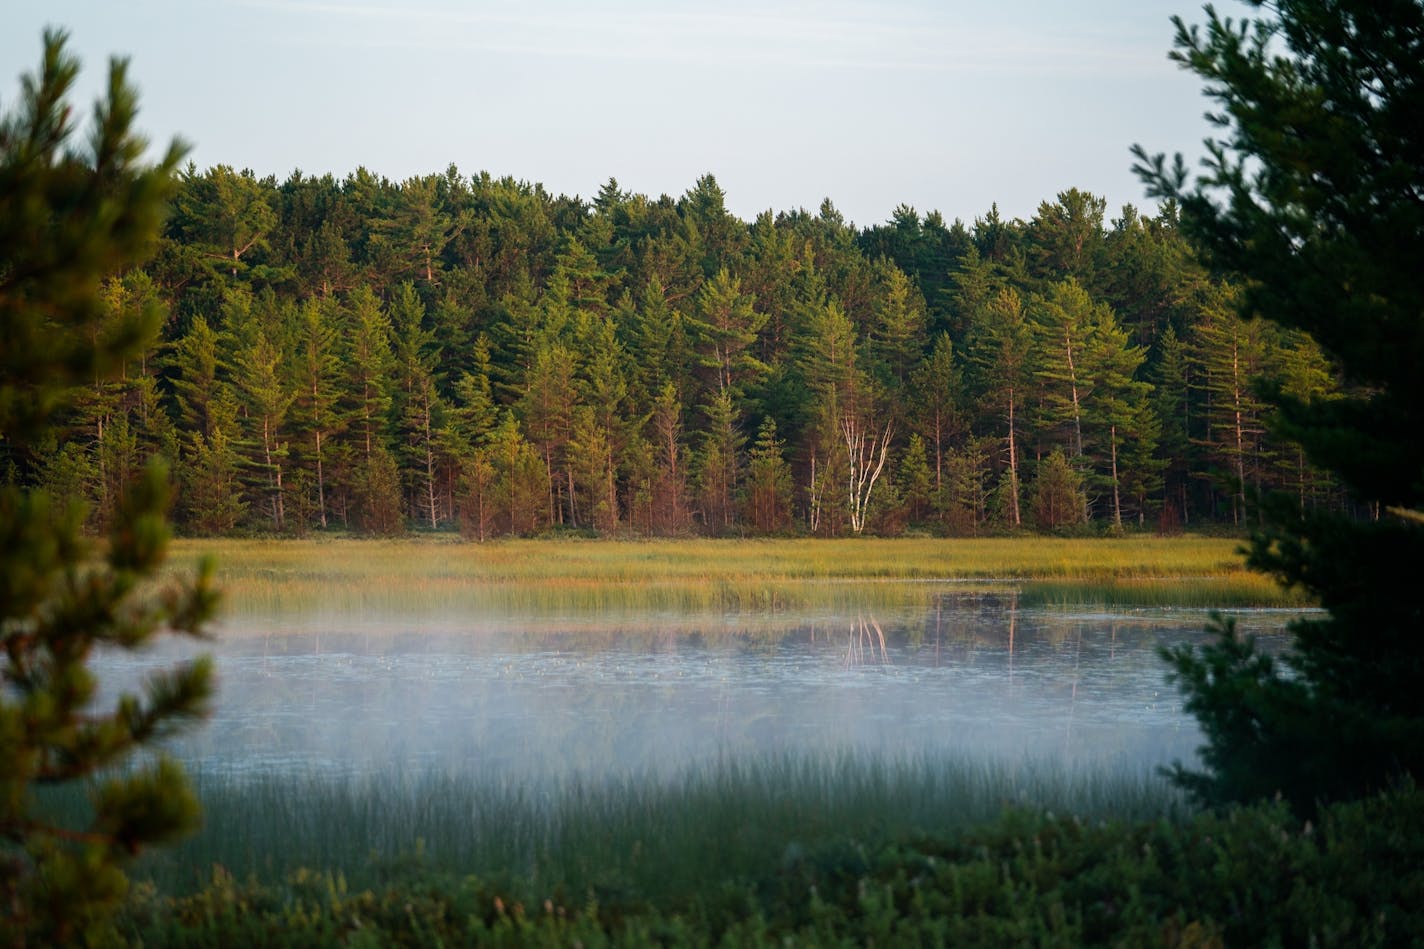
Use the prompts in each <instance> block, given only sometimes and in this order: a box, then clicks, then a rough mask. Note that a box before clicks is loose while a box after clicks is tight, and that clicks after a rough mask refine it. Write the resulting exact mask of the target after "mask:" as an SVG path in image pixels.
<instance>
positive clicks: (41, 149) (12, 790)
mask: <svg viewBox="0 0 1424 949" xmlns="http://www.w3.org/2000/svg"><path fill="white" fill-rule="evenodd" d="M64 44H65V36H64V34H62V33H47V34H46V36H45V43H44V46H45V49H44V58H43V61H42V64H41V66H40V69H39V71H38V72H37V73H36V74H35V75H33V76H29V77H26V78H25V79H24V80H23V89H22V94H21V98H20V100H19V107H18V109H17V110H16V111H15V112H14V113H13V114H10V115H6V116H4V117H3V118H0V338H3V339H4V341H5V343H4V346H3V347H0V451H3V453H4V454H5V455H8V456H9V457H10V458H11V459H19V460H22V461H28V459H30V458H31V457H32V453H33V450H34V448H35V447H36V446H37V445H38V443H39V441H40V440H41V439H42V438H43V437H44V432H45V427H46V425H47V423H48V421H49V420H50V418H52V417H53V414H54V413H55V412H57V411H60V410H64V409H67V408H69V407H71V406H72V405H73V402H74V399H75V396H76V392H75V389H76V387H77V386H80V385H83V384H91V383H92V382H93V380H94V379H96V378H99V379H103V378H108V377H109V375H110V374H111V373H115V372H118V371H119V370H120V369H121V368H122V366H123V364H124V363H125V362H126V361H127V360H130V359H133V358H135V357H136V356H137V355H138V354H139V353H141V352H142V351H144V350H145V349H146V348H147V347H148V346H150V345H151V344H152V342H153V341H154V339H155V337H156V334H157V330H158V326H159V324H160V322H161V318H162V314H161V311H160V310H159V308H158V307H157V306H155V305H151V304H150V305H145V306H139V307H134V308H131V309H128V310H127V311H126V312H124V313H123V314H122V315H121V316H120V318H119V319H118V321H117V322H116V323H115V322H107V321H106V320H105V316H106V314H105V312H104V309H105V308H104V301H103V299H102V295H101V281H102V280H103V279H104V278H106V277H110V276H112V275H114V274H116V273H119V272H122V271H123V270H125V269H127V268H129V267H132V266H134V265H136V264H137V263H140V262H141V261H142V260H143V259H144V258H145V257H146V256H148V255H149V254H150V253H151V252H152V249H153V246H154V240H155V238H156V236H157V233H158V228H159V222H160V220H161V218H162V214H163V208H164V204H165V202H166V201H167V200H168V198H169V196H170V195H171V194H172V191H173V175H174V172H175V170H176V168H177V165H178V163H179V161H180V160H181V156H182V149H181V147H179V146H177V145H174V146H172V147H170V148H169V149H168V151H167V152H166V154H165V155H164V157H163V158H161V159H160V160H159V162H158V163H157V164H155V165H143V164H141V163H140V161H141V159H142V157H143V155H144V152H145V143H144V141H143V140H142V139H141V138H139V137H138V136H137V135H135V134H134V132H133V131H132V122H133V119H134V115H135V112H136V99H135V96H134V93H133V90H132V88H131V87H130V86H129V85H128V82H127V79H126V67H125V64H124V63H123V62H121V61H115V62H114V63H113V64H112V65H111V66H110V71H109V84H108V90H107V94H106V98H105V99H103V100H102V101H101V102H100V103H99V105H98V108H97V109H96V110H95V114H94V128H93V130H92V132H91V134H90V136H89V139H88V141H89V148H88V149H87V150H86V149H83V148H79V147H74V146H72V145H70V144H69V140H70V138H71V136H72V135H73V133H74V127H73V126H72V125H71V123H70V116H71V112H70V109H69V106H68V103H67V101H66V100H67V97H68V95H69V92H70V90H71V88H72V86H73V84H74V82H75V78H76V76H77V73H78V65H77V64H76V62H75V61H74V60H73V59H72V58H71V57H69V56H68V55H66V54H65V52H64ZM110 315H112V314H110ZM101 325H103V326H104V327H105V332H104V333H103V334H102V335H101V336H99V337H97V338H96V337H95V336H94V335H93V332H92V331H93V330H94V329H95V328H97V327H99V326H101ZM167 495H168V491H167V479H166V475H165V473H164V471H163V469H162V467H161V466H158V465H155V466H150V467H149V468H147V469H146V470H145V472H144V473H143V474H142V475H141V476H139V477H138V478H137V479H136V480H135V481H134V482H133V483H132V484H131V485H130V486H129V488H128V489H127V491H126V492H125V494H124V496H123V498H122V500H121V501H120V502H119V503H118V504H117V506H116V509H115V514H114V518H113V523H112V526H111V530H110V534H109V539H108V544H107V546H106V547H102V548H101V547H99V546H97V545H91V544H90V543H88V542H87V541H86V540H85V539H83V538H82V537H81V535H80V532H79V521H80V520H81V518H82V514H83V512H82V510H80V509H79V507H78V506H70V507H69V508H68V509H66V510H64V511H63V512H62V513H60V512H57V511H56V509H55V506H56V500H55V499H53V498H52V497H51V496H50V495H49V494H47V493H46V492H44V491H40V490H24V489H21V488H19V487H16V486H15V485H14V484H6V485H4V486H0V638H3V641H4V659H3V680H4V688H3V690H0V906H3V907H4V909H3V911H0V942H4V943H6V944H9V945H25V944H34V945H70V944H77V943H81V942H84V943H100V942H117V941H118V936H117V933H116V932H115V931H114V930H113V929H112V928H110V927H109V926H108V923H107V916H108V913H109V912H110V911H111V910H112V908H113V907H114V906H115V905H116V904H117V903H118V901H120V900H121V899H122V898H123V896H124V893H125V891H126V888H127V879H126V877H125V875H124V867H125V866H126V864H127V863H128V862H129V861H130V860H132V859H133V857H134V855H136V854H138V853H139V852H141V851H142V850H143V849H144V848H145V847H147V846H149V845H153V844H161V843H164V842H167V841H171V840H174V839H176V838H178V837H181V836H183V835H184V834H186V833H188V832H189V831H191V830H193V829H194V828H195V827H196V825H197V822H198V813H199V809H198V802H197V798H196V797H195V795H194V793H193V791H192V789H191V788H190V787H189V785H188V783H187V781H186V779H185V778H184V775H183V773H182V770H181V768H180V767H179V766H178V765H177V764H175V763H173V762H172V761H171V760H170V759H168V758H166V757H163V756H162V755H161V754H160V755H158V757H156V758H150V759H149V761H148V763H142V762H140V763H136V764H131V765H129V766H127V767H126V764H127V763H129V762H130V759H131V758H132V757H133V756H134V754H135V753H136V752H140V751H150V752H151V751H155V750H157V749H158V744H159V742H160V741H161V740H162V739H163V738H165V737H166V736H168V735H170V734H172V733H174V732H175V731H178V730H180V729H181V728H182V727H183V725H184V724H185V723H186V722H190V721H192V720H193V719H195V718H198V717H201V716H202V715H203V714H204V713H205V711H206V709H207V705H208V700H209V697H210V695H211V691H212V687H211V665H210V663H209V662H208V661H207V660H206V659H200V660H197V661H194V662H190V663H187V664H185V665H182V666H179V667H177V668H174V669H172V670H170V671H167V672H164V673H161V674H158V675H156V676H154V677H153V678H152V679H151V680H150V682H149V684H148V686H147V688H146V692H145V695H144V696H142V697H138V696H133V695H126V696H123V697H121V698H120V699H119V700H118V702H117V703H116V704H115V705H114V706H113V707H112V709H111V710H108V711H106V710H104V709H103V708H101V707H99V706H97V705H96V704H95V699H96V697H97V695H98V685H99V683H98V680H97V678H96V677H95V675H94V673H93V672H92V671H91V670H90V668H89V665H88V660H89V657H90V655H91V653H92V652H93V651H94V649H95V648H97V647H100V646H111V647H118V648H124V649H135V648H138V647H140V646H142V645H144V644H146V643H148V642H151V641H152V639H153V638H154V637H155V636H156V635H158V634H159V633H161V632H165V631H172V632H179V633H186V634H192V635H198V634H201V632H202V630H203V629H204V625H205V624H206V622H207V620H208V618H209V616H210V615H211V614H212V610H213V607H214V599H215V595H214V593H213V591H212V590H211V589H210V587H209V586H208V578H209V577H210V570H204V571H203V572H202V573H200V575H199V577H198V580H197V582H196V583H184V584H178V585H169V586H166V587H165V588H160V587H159V586H158V583H159V577H160V571H161V569H162V565H163V561H164V549H165V542H166V539H167V530H166V524H165V520H164V510H165V507H166V502H167ZM81 784H82V785H84V786H85V787H86V788H87V789H88V791H89V795H90V800H91V803H92V809H93V813H92V816H91V817H90V818H89V819H88V820H87V822H86V823H85V824H83V825H81V826H72V825H64V824H59V823H57V822H56V821H55V819H54V817H53V815H52V813H46V812H45V811H44V810H43V809H41V808H39V807H38V806H37V804H36V791H37V790H38V789H39V788H41V787H56V786H64V785H71V786H77V785H81Z"/></svg>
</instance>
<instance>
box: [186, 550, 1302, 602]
mask: <svg viewBox="0 0 1424 949" xmlns="http://www.w3.org/2000/svg"><path fill="white" fill-rule="evenodd" d="M174 553H175V556H174V558H173V559H174V562H175V563H176V564H178V565H180V566H182V565H187V564H190V563H192V562H193V561H195V560H196V559H197V557H198V556H199V555H200V554H203V553H212V554H214V555H215V556H216V559H217V561H218V564H219V582H220V583H221V585H222V587H223V588H224V590H225V591H226V594H227V609H228V612H229V615H235V616H242V615H259V616H272V615H278V616H290V615H299V614H304V613H307V614H310V613H325V614H330V613H339V614H344V615H347V616H353V615H354V616H359V615H363V614H371V615H389V614H393V613H395V614H401V615H409V616H435V615H441V614H444V615H464V616H472V615H486V616H519V617H524V618H537V617H548V616H571V615H619V614H623V615H633V614H650V613H651V614H657V613H677V614H684V615H686V614H698V613H705V614H718V613H723V614H725V613H761V614H767V613H772V614H774V613H778V612H786V611H806V610H813V609H830V610H833V609H845V608H855V607H859V608H880V609H889V608H895V607H915V606H924V605H928V604H929V603H931V602H932V601H933V599H934V598H935V597H936V596H940V595H943V594H944V593H946V592H951V591H952V592H960V593H975V592H988V591H993V592H1016V593H1022V594H1025V595H1027V596H1029V597H1030V598H1032V599H1033V601H1034V602H1035V603H1037V604H1040V605H1094V604H1096V605H1102V606H1110V605H1151V606H1160V605H1180V606H1199V605H1213V606H1300V605H1306V604H1302V603H1301V601H1300V600H1299V598H1298V597H1293V596H1291V595H1290V594H1287V593H1285V592H1283V591H1280V590H1279V589H1277V588H1276V587H1275V586H1274V585H1273V584H1272V583H1271V582H1270V581H1269V580H1267V579H1265V578H1262V577H1260V576H1258V575H1255V574H1252V573H1250V572H1249V571H1247V570H1246V569H1245V567H1244V565H1243V564H1242V562H1241V558H1240V556H1239V554H1238V553H1237V550H1236V542H1234V541H1232V540H1228V539H1221V538H1205V537H1186V538H1161V537H1128V538H1040V537H1035V538H982V539H951V540H942V539H926V538H914V539H875V538H866V539H856V540H806V539H786V540H706V539H696V540H650V541H614V540H568V539H560V540H503V541H497V542H492V543H487V544H473V543H461V542H459V541H457V540H455V539H453V538H448V537H441V536H436V537H421V538H412V539H403V540H358V539H315V540H312V539H309V540H283V541H249V540H222V541H191V540H190V541H180V542H178V543H177V544H176V545H175V551H174ZM1217 598H1219V599H1217Z"/></svg>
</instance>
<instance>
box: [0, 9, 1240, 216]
mask: <svg viewBox="0 0 1424 949" xmlns="http://www.w3.org/2000/svg"><path fill="white" fill-rule="evenodd" d="M1217 7H1218V9H1221V10H1223V11H1224V12H1239V10H1240V9H1241V7H1239V6H1238V5H1236V4H1234V3H1232V2H1227V3H1218V4H1217ZM1173 13H1180V14H1182V15H1183V16H1185V17H1186V18H1187V19H1188V20H1189V21H1196V20H1199V19H1200V6H1199V4H1197V3H1195V2H1192V0H1078V2H1076V3H1067V2H1062V0H1003V2H1000V3H997V4H990V3H984V2H982V0H981V2H973V3H970V2H960V0H940V2H932V0H843V2H829V3H811V2H778V0H764V2H761V3H750V2H745V0H725V2H715V3H713V2H706V3H687V2H682V0H663V2H655V0H618V2H595V0H589V2H584V3H578V2H573V0H558V2H527V3H496V2H459V0H404V2H402V0H128V2H114V0H9V2H7V4H6V12H5V14H4V15H3V21H4V29H3V30H0V107H3V108H6V109H8V108H9V106H10V104H11V103H12V102H13V101H14V98H15V95H16V91H17V89H18V83H17V78H18V76H19V75H20V73H21V72H25V71H29V70H32V69H33V68H34V66H35V64H36V63H37V62H38V59H39V53H40V35H41V31H42V29H43V28H44V26H45V25H47V24H50V25H57V26H63V27H65V28H67V29H68V30H69V31H70V33H71V42H70V49H71V50H72V51H73V52H75V53H76V54H78V55H79V56H80V57H81V59H82V60H83V63H84V66H85V75H84V80H83V81H84V87H83V97H84V98H83V102H84V105H85V108H86V110H87V108H88V104H89V102H90V101H92V98H93V95H94V93H95V92H96V91H97V90H98V89H99V88H100V87H101V77H102V75H103V72H104V70H105V64H106V63H107V60H108V57H109V55H110V54H114V53H117V54H122V55H127V56H129V57H130V58H131V60H132V65H131V75H132V77H133V79H134V80H135V81H136V82H137V84H138V86H139V89H140V94H141V103H142V106H143V113H142V115H141V117H140V123H139V124H140V126H141V127H142V128H143V129H144V130H145V132H146V133H147V134H148V135H149V137H150V138H151V139H153V140H155V141H160V142H166V141H167V140H168V139H169V138H171V137H173V136H174V135H179V136H181V137H182V138H184V139H185V140H186V141H188V142H189V143H190V144H192V145H193V152H192V159H193V160H194V161H195V162H196V163H197V164H198V165H199V167H206V166H208V165H212V164H215V163H219V162H222V163H226V164H230V165H234V166H237V167H240V168H241V167H249V168H252V169H253V170H254V171H256V172H258V173H259V174H264V175H265V174H275V175H277V176H278V177H279V178H283V177H286V175H287V174H289V173H290V172H291V171H292V170H293V169H295V168H300V169H302V170H303V171H304V172H307V173H321V172H327V171H330V172H333V173H335V174H337V175H338V176H344V175H345V174H346V173H347V172H349V171H351V170H354V169H355V168H356V167H357V166H358V165H364V166H366V167H367V168H369V169H371V170H372V171H374V172H376V173H378V174H382V175H385V176H387V177H390V178H394V179H401V178H404V177H407V176H409V175H413V174H423V173H428V172H439V171H443V170H444V169H445V167H446V166H447V165H449V164H450V163H452V162H453V163H454V164H456V165H457V166H459V168H460V170H461V171H462V172H464V173H466V174H473V173H476V172H479V171H481V170H488V171H490V172H491V173H493V174H495V175H506V174H508V175H513V176H515V177H517V178H522V179H528V180H531V181H540V182H543V183H544V185H545V186H546V187H547V188H549V189H550V190H551V191H554V192H561V193H569V194H581V195H584V196H585V197H588V196H591V195H592V194H593V193H595V192H596V191H597V189H598V187H599V185H600V184H602V183H603V182H604V181H606V180H607V179H608V178H609V177H610V176H615V177H617V179H618V181H619V184H620V185H621V186H622V187H623V188H624V189H626V190H632V191H638V192H644V193H647V194H651V195H654V196H656V195H658V194H661V193H663V192H667V193H669V194H672V195H679V194H681V193H683V192H684V191H686V190H687V189H688V188H689V187H691V185H692V184H693V182H694V181H695V180H696V178H697V177H698V176H699V175H701V174H703V173H705V172H709V171H710V172H712V173H713V174H714V175H716V177H717V180H718V182H719V183H720V184H721V185H722V188H723V189H724V190H725V191H726V192H727V203H728V206H729V208H731V210H732V211H733V212H734V213H736V214H738V215H739V216H741V217H743V218H748V219H749V218H751V217H752V216H754V215H755V214H756V213H757V212H758V211H760V210H763V209H765V208H768V207H770V208H773V209H775V210H784V209H788V208H794V207H806V208H812V209H814V208H816V207H817V206H819V204H820V202H821V199H822V198H824V197H827V196H829V197H830V198H831V199H832V200H833V201H834V202H835V204H836V206H837V207H838V208H839V209H840V210H841V211H842V213H844V214H845V215H846V217H848V218H849V219H851V220H853V221H854V222H855V223H857V224H859V225H862V226H864V225H870V224H874V223H876V222H879V221H883V220H885V219H887V218H888V217H889V216H890V213H891V212H892V211H893V209H894V208H895V206H896V205H897V204H900V203H902V202H903V203H906V204H910V205H912V206H914V207H916V208H917V209H919V210H920V211H921V212H924V211H929V210H932V209H938V210H940V211H941V212H943V213H944V214H945V216H946V217H947V218H950V219H953V218H955V217H960V218H963V219H965V220H966V221H972V220H973V218H974V217H976V216H979V215H982V214H983V213H984V212H985V211H987V210H988V208H989V206H990V204H991V203H992V202H994V201H997V202H998V203H999V207H1000V210H1001V211H1002V213H1004V214H1005V215H1006V216H1009V217H1025V218H1027V217H1031V216H1032V215H1033V213H1034V211H1035V209H1036V208H1037V206H1038V204H1039V202H1040V201H1043V200H1051V199H1052V198H1053V196H1054V195H1055V194H1056V193H1057V192H1059V191H1061V190H1063V189H1065V188H1069V187H1079V188H1084V189H1087V190H1090V191H1093V192H1094V193H1096V194H1099V195H1102V196H1104V197H1106V198H1107V199H1108V207H1109V213H1110V215H1113V214H1115V213H1116V211H1117V209H1118V208H1119V207H1120V206H1121V205H1122V204H1124V203H1128V202H1130V203H1133V204H1136V205H1138V206H1139V207H1142V206H1145V205H1146V201H1145V199H1144V198H1143V197H1142V189H1141V186H1140V185H1139V184H1138V182H1137V181H1136V179H1135V178H1134V177H1133V176H1132V175H1131V173H1130V171H1129V167H1130V165H1131V158H1130V156H1129V154H1128V147H1129V146H1130V145H1131V144H1132V143H1133V142H1142V143H1143V144H1144V145H1146V146H1147V147H1149V148H1150V149H1152V150H1159V151H1160V150H1165V151H1174V150H1182V151H1185V152H1187V153H1188V154H1189V155H1192V156H1195V155H1197V154H1199V153H1200V146H1199V143H1200V140H1201V139H1202V137H1203V136H1204V134H1205V133H1206V131H1207V128H1206V125H1205V123H1204V122H1203V121H1202V119H1201V113H1202V112H1203V111H1204V110H1205V108H1206V105H1207V103H1206V101H1205V100H1204V99H1202V97H1201V95H1200V84H1199V82H1198V81H1196V80H1195V79H1194V78H1193V77H1191V76H1189V75H1187V74H1185V73H1182V72H1180V71H1179V70H1178V69H1177V68H1176V67H1175V66H1174V65H1173V64H1172V63H1169V62H1168V61H1167V58H1166V54H1167V51H1168V48H1169V47H1170V45H1171V39H1172V27H1171V24H1170V22H1169V18H1170V16H1171V15H1172V14H1173Z"/></svg>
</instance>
